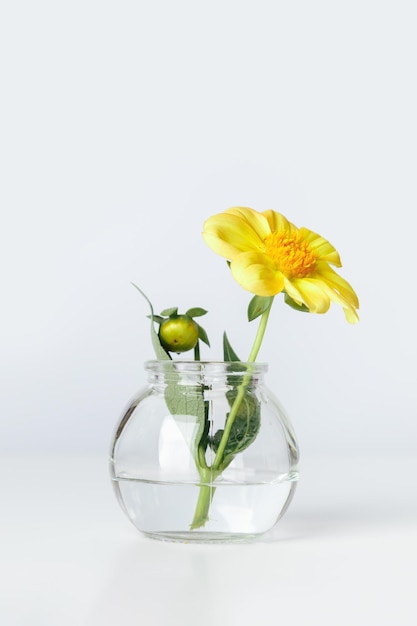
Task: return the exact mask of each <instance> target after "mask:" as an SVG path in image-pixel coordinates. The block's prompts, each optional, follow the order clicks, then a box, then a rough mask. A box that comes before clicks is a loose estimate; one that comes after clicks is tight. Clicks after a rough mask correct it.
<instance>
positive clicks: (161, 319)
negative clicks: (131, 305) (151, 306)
mask: <svg viewBox="0 0 417 626" xmlns="http://www.w3.org/2000/svg"><path fill="white" fill-rule="evenodd" d="M146 317H147V318H148V319H150V320H153V321H154V322H155V324H162V322H164V321H165V318H164V317H161V316H160V315H147V316H146Z"/></svg>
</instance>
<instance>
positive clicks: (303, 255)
mask: <svg viewBox="0 0 417 626" xmlns="http://www.w3.org/2000/svg"><path fill="white" fill-rule="evenodd" d="M264 244H265V249H264V252H265V254H266V255H267V256H269V258H270V259H272V260H273V262H274V263H275V265H276V268H277V269H278V270H279V271H280V272H282V273H283V274H284V276H287V277H288V278H305V277H306V276H309V275H310V274H312V273H313V271H314V268H315V265H316V260H317V258H316V256H315V254H314V253H313V252H312V251H311V250H310V248H309V247H308V243H307V242H306V241H304V240H303V239H301V237H300V236H299V235H298V234H296V235H290V234H289V233H286V232H281V233H271V234H270V235H268V236H267V237H266V238H265V239H264Z"/></svg>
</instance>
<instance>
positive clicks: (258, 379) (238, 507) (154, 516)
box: [110, 360, 298, 542]
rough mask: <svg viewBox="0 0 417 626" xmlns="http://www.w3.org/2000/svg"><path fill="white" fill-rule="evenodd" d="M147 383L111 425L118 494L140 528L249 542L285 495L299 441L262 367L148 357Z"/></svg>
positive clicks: (273, 518)
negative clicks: (160, 359)
mask: <svg viewBox="0 0 417 626" xmlns="http://www.w3.org/2000/svg"><path fill="white" fill-rule="evenodd" d="M145 369H146V370H147V373H148V385H147V387H146V388H144V389H143V390H142V391H140V392H139V393H138V394H137V395H136V396H135V397H134V398H133V400H132V401H131V403H130V404H129V406H128V407H127V409H126V410H125V412H124V413H123V416H122V419H121V422H120V424H119V426H118V428H117V430H116V433H115V436H114V440H113V445H112V450H111V459H110V472H111V478H112V481H113V485H114V489H115V492H116V495H117V498H118V501H119V503H120V505H121V507H122V509H123V510H124V512H125V513H126V515H127V516H128V518H129V519H130V520H131V521H132V522H133V524H134V525H135V526H136V528H138V529H139V530H140V531H142V532H143V533H145V534H146V535H148V536H150V537H153V538H158V539H165V540H171V541H200V542H205V541H210V542H211V541H245V540H250V539H253V538H255V537H257V536H258V535H260V534H262V533H265V532H266V531H268V530H270V529H271V528H272V527H273V526H274V525H275V524H276V522H277V521H278V520H279V519H280V517H281V516H282V515H283V514H284V512H285V511H286V509H287V507H288V505H289V503H290V502H291V499H292V496H293V494H294V490H295V487H296V481H297V479H298V469H297V462H298V448H297V443H296V439H295V436H294V432H293V429H292V427H291V425H290V423H289V421H288V419H287V418H286V416H285V414H284V412H283V410H282V407H281V406H280V404H279V402H278V401H277V400H276V399H275V398H274V396H273V395H272V394H271V393H270V391H269V390H268V389H267V387H266V386H265V384H264V380H263V379H264V373H265V371H266V370H267V366H266V365H265V364H260V363H242V362H200V361H171V360H167V361H149V362H147V363H146V364H145Z"/></svg>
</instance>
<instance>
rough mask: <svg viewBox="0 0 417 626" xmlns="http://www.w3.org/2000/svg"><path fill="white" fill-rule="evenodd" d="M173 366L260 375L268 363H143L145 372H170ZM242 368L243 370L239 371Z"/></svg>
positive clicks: (152, 360)
mask: <svg viewBox="0 0 417 626" xmlns="http://www.w3.org/2000/svg"><path fill="white" fill-rule="evenodd" d="M173 366H178V368H179V369H181V370H182V371H191V372H199V371H202V370H207V369H213V370H214V369H221V368H228V369H229V370H230V369H231V368H235V369H236V370H237V373H239V371H240V372H241V373H242V374H245V373H255V372H256V373H261V372H266V371H267V370H268V363H265V362H262V361H253V362H252V361H220V360H216V359H213V360H209V359H201V360H198V361H194V360H192V359H169V360H168V359H149V360H147V361H145V369H146V370H147V371H158V370H159V371H160V370H170V369H171V368H172V367H173ZM242 367H243V369H241V368H242Z"/></svg>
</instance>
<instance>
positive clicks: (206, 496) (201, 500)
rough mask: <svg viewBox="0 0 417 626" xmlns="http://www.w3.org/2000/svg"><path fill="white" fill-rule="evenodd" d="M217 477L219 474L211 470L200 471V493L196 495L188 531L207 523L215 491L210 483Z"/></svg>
mask: <svg viewBox="0 0 417 626" xmlns="http://www.w3.org/2000/svg"><path fill="white" fill-rule="evenodd" d="M218 475H219V472H217V473H213V472H212V471H211V469H206V470H200V479H201V484H200V492H199V494H198V500H197V504H196V507H195V511H194V517H193V521H192V522H191V525H190V530H195V529H196V528H202V527H203V526H204V525H205V523H206V522H208V519H209V517H208V513H209V510H210V504H211V501H212V500H213V496H214V493H215V491H216V487H213V484H212V483H213V481H214V480H215V479H216V478H217V476H218Z"/></svg>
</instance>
